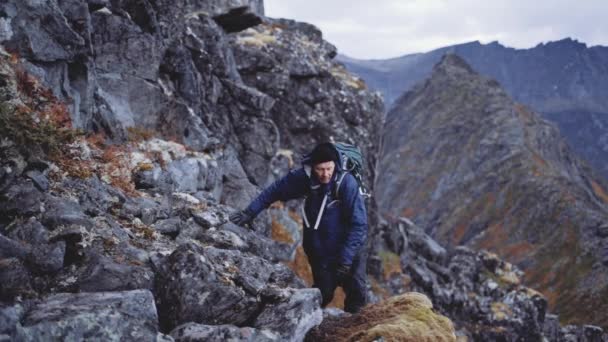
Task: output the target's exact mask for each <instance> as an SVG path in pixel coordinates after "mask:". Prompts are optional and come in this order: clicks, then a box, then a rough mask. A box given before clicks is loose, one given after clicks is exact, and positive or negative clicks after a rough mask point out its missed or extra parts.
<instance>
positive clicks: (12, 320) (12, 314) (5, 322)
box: [0, 304, 26, 341]
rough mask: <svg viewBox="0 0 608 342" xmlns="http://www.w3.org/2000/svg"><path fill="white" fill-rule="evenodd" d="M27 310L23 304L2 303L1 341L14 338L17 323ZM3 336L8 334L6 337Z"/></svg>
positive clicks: (0, 317)
mask: <svg viewBox="0 0 608 342" xmlns="http://www.w3.org/2000/svg"><path fill="white" fill-rule="evenodd" d="M25 310H26V308H24V306H23V305H21V304H15V305H12V306H4V305H0V341H4V340H6V341H10V340H11V338H14V334H15V330H16V328H17V324H18V323H19V321H21V319H22V318H23V315H25ZM3 336H6V339H4V338H3Z"/></svg>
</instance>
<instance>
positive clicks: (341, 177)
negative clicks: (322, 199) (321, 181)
mask: <svg viewBox="0 0 608 342" xmlns="http://www.w3.org/2000/svg"><path fill="white" fill-rule="evenodd" d="M346 174H348V172H346V171H343V172H342V173H340V175H339V176H338V180H337V181H336V188H335V191H334V194H335V196H336V199H337V198H338V196H340V186H341V185H342V181H343V180H344V177H346Z"/></svg>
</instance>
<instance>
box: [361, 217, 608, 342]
mask: <svg viewBox="0 0 608 342" xmlns="http://www.w3.org/2000/svg"><path fill="white" fill-rule="evenodd" d="M371 249H372V251H373V254H374V256H373V257H372V258H371V259H370V263H369V264H370V267H369V273H370V275H371V276H372V277H373V278H372V288H373V289H374V293H376V294H377V295H378V296H379V297H380V298H378V299H379V300H382V299H383V298H392V296H396V295H399V294H401V293H404V292H408V291H417V292H420V293H424V294H425V295H427V296H428V297H429V298H430V299H431V301H432V303H433V306H434V308H435V310H437V311H438V312H439V313H441V314H442V315H445V316H446V317H449V318H450V319H451V321H452V322H453V324H454V326H455V329H456V335H457V336H459V337H463V338H467V340H469V341H494V340H501V341H540V340H544V339H546V340H547V341H568V340H569V338H572V337H570V336H577V338H579V340H582V341H584V340H588V341H604V340H606V339H608V336H607V335H605V334H604V332H603V330H602V329H601V328H600V327H597V326H591V325H586V326H564V327H562V326H560V324H559V317H558V316H557V315H553V314H549V310H548V305H547V299H546V298H545V297H544V296H543V295H542V294H541V293H539V292H537V291H535V290H533V289H531V288H528V287H526V286H524V285H523V282H524V273H523V272H522V271H521V270H520V269H519V268H518V267H517V266H515V265H512V264H510V263H508V262H505V261H504V260H502V259H500V258H499V257H498V256H497V255H496V254H494V253H490V252H487V251H479V252H477V251H474V250H472V249H470V248H467V247H464V246H459V247H456V248H451V249H446V248H444V247H442V246H441V245H440V244H439V243H438V242H437V241H435V240H434V239H432V238H431V237H430V236H428V235H427V234H426V233H424V231H423V230H422V229H421V228H420V227H418V226H416V225H415V224H414V223H413V222H412V221H411V220H409V219H407V218H399V219H398V220H397V221H395V222H386V221H384V222H381V224H380V225H379V226H378V227H377V230H376V234H375V235H374V238H373V240H372V241H371ZM389 300H392V299H389ZM585 334H588V337H584V338H583V337H582V336H584V335H585Z"/></svg>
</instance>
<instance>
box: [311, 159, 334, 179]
mask: <svg viewBox="0 0 608 342" xmlns="http://www.w3.org/2000/svg"><path fill="white" fill-rule="evenodd" d="M335 167H336V164H335V163H334V162H333V161H328V162H324V163H319V164H316V165H315V166H313V168H312V170H313V172H314V173H315V176H317V179H318V180H319V182H321V183H322V184H327V183H329V181H330V180H331V176H333V174H334V168H335Z"/></svg>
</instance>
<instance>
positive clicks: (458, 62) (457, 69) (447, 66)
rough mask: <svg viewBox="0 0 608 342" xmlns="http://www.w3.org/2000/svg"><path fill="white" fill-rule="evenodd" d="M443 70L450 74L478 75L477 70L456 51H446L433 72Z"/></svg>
mask: <svg viewBox="0 0 608 342" xmlns="http://www.w3.org/2000/svg"><path fill="white" fill-rule="evenodd" d="M437 71H443V72H446V73H450V74H461V73H463V72H464V73H467V74H472V75H476V74H477V72H475V70H473V68H471V66H470V65H469V64H467V62H465V61H464V59H462V57H460V56H458V55H457V54H455V53H446V54H445V55H444V56H443V57H441V60H440V61H439V63H437V64H436V65H435V68H434V70H433V72H437Z"/></svg>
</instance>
